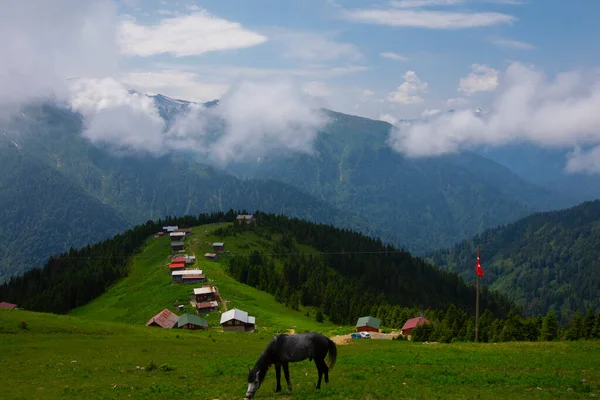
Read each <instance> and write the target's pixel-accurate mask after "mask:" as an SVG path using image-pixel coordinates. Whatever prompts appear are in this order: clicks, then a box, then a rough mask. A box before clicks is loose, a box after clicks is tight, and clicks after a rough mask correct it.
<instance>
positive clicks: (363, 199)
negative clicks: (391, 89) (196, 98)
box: [227, 112, 575, 253]
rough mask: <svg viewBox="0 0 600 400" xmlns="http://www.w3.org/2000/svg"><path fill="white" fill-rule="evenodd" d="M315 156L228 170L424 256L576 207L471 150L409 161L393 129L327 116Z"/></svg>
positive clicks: (363, 120)
mask: <svg viewBox="0 0 600 400" xmlns="http://www.w3.org/2000/svg"><path fill="white" fill-rule="evenodd" d="M328 114H329V116H330V119H331V122H330V123H329V125H328V126H327V127H326V128H325V129H324V130H323V131H322V132H320V134H319V136H318V138H317V140H316V143H315V153H314V154H312V155H305V154H298V153H296V154H280V155H271V156H268V157H264V158H261V159H260V160H257V161H254V162H249V163H238V164H234V165H230V166H229V167H228V168H227V170H228V171H229V172H231V173H233V174H235V175H236V176H238V177H240V178H243V179H266V178H270V179H275V180H279V181H282V182H285V183H289V184H291V185H294V186H295V187H297V188H299V189H301V190H303V191H306V192H308V193H310V194H312V195H314V196H315V197H317V198H319V199H321V200H324V201H326V202H329V203H330V204H333V205H334V206H336V207H338V208H340V209H342V210H344V211H347V212H350V213H353V214H358V215H361V216H364V217H365V218H367V219H368V220H370V221H372V222H373V223H374V224H375V225H376V226H377V227H378V228H380V229H381V230H383V231H384V232H385V234H386V238H387V237H389V238H391V240H392V241H393V242H394V243H396V244H398V245H399V246H402V247H404V248H407V249H409V250H411V251H415V252H417V253H423V252H425V251H427V250H430V249H433V248H442V247H447V246H450V245H452V244H454V243H456V242H457V241H459V240H461V239H464V238H467V237H470V236H472V235H473V234H475V233H477V232H480V231H481V230H483V229H485V228H489V227H492V226H496V225H500V224H504V223H507V222H510V221H514V220H517V219H519V218H522V217H524V216H526V215H529V214H531V213H533V212H535V211H541V210H550V209H556V208H560V207H565V206H569V205H573V204H575V201H574V200H571V199H569V198H567V197H566V196H563V195H560V194H558V193H555V192H553V191H552V190H550V189H547V188H543V187H540V186H536V185H534V184H532V183H530V182H528V181H526V180H525V179H523V178H521V177H520V176H518V175H517V174H515V173H514V172H512V171H510V170H509V169H508V168H506V167H504V166H502V165H500V164H498V163H496V162H494V161H491V160H489V159H486V158H484V157H481V156H478V155H477V154H474V153H463V154H460V155H449V156H441V157H430V158H408V157H405V156H403V155H401V154H399V153H396V152H395V151H393V150H392V149H391V148H390V147H389V146H388V145H387V143H386V141H387V138H388V135H389V130H390V128H391V125H389V124H388V123H386V122H382V121H374V120H370V119H366V118H361V117H356V116H351V115H346V114H341V113H336V112H328Z"/></svg>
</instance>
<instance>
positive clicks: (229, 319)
mask: <svg viewBox="0 0 600 400" xmlns="http://www.w3.org/2000/svg"><path fill="white" fill-rule="evenodd" d="M221 326H222V327H223V332H250V331H253V330H254V329H255V328H256V323H255V318H254V317H252V316H250V315H248V313H247V312H245V311H242V310H238V309H237V308H234V309H233V310H229V311H226V312H224V313H223V314H221Z"/></svg>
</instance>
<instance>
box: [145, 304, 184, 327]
mask: <svg viewBox="0 0 600 400" xmlns="http://www.w3.org/2000/svg"><path fill="white" fill-rule="evenodd" d="M177 320H179V317H178V316H177V315H175V314H174V313H172V312H171V311H169V310H168V309H166V308H165V309H164V310H162V311H161V312H159V313H158V314H156V315H155V316H154V317H152V318H150V319H149V320H148V322H146V326H148V325H150V324H152V323H153V322H156V323H157V324H158V325H160V326H161V327H163V328H172V327H174V326H175V324H177Z"/></svg>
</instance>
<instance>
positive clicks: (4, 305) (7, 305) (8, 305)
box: [0, 301, 17, 310]
mask: <svg viewBox="0 0 600 400" xmlns="http://www.w3.org/2000/svg"><path fill="white" fill-rule="evenodd" d="M0 308H8V309H9V310H14V309H15V308H17V305H16V304H13V303H7V302H5V301H2V302H0Z"/></svg>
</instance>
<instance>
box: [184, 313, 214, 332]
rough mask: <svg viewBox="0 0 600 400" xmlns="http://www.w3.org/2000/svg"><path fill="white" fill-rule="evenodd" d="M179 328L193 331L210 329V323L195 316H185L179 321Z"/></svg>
mask: <svg viewBox="0 0 600 400" xmlns="http://www.w3.org/2000/svg"><path fill="white" fill-rule="evenodd" d="M177 328H179V329H192V330H198V329H208V322H206V321H205V320H203V319H200V317H199V316H197V315H194V314H183V315H182V316H181V317H179V320H178V321H177Z"/></svg>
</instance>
